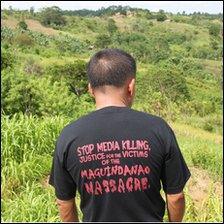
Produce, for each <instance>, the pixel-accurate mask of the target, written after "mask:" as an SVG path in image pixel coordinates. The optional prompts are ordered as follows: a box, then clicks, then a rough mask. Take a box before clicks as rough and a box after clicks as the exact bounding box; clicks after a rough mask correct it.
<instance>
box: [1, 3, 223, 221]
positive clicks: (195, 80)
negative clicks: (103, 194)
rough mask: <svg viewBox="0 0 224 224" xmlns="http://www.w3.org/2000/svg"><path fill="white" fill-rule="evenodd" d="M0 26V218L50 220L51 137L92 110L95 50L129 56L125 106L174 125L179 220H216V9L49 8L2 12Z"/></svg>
mask: <svg viewBox="0 0 224 224" xmlns="http://www.w3.org/2000/svg"><path fill="white" fill-rule="evenodd" d="M1 26H2V29H1V40H2V46H1V56H2V61H1V78H2V92H1V97H2V100H1V115H2V195H1V196H2V207H3V209H2V221H24V222H25V221H29V222H35V221H39V222H40V221H43V222H47V221H51V222H53V221H59V217H58V214H57V208H56V206H55V204H54V203H53V202H54V192H53V189H52V187H50V186H49V185H48V184H47V178H48V176H49V172H50V167H51V162H52V153H53V150H54V144H55V140H56V139H57V137H58V135H59V133H60V131H61V129H62V128H63V127H64V125H66V124H68V123H69V122H71V121H73V120H75V119H77V118H79V117H81V116H83V115H85V114H87V113H89V112H91V111H93V110H94V101H93V99H92V98H91V97H90V96H89V94H88V92H87V83H88V81H87V77H86V62H87V61H88V60H89V58H90V57H91V56H92V55H93V54H94V53H95V52H97V51H98V50H100V49H102V48H121V49H123V50H125V51H127V52H129V53H130V54H132V55H133V56H134V57H135V58H136V60H137V70H138V71H137V78H136V80H137V92H136V99H135V102H134V105H133V108H134V109H137V110H141V111H145V112H147V113H150V114H155V115H158V116H160V117H162V118H164V119H165V120H167V122H168V123H169V124H170V125H171V127H172V128H173V129H174V131H175V133H176V136H177V140H178V142H179V145H180V148H181V151H182V152H183V155H184V157H185V158H186V161H187V164H189V166H190V169H191V173H192V177H191V180H190V182H189V183H188V184H187V188H186V195H187V196H186V197H187V206H186V215H185V221H188V222H195V221H198V222H214V221H217V222H221V221H222V209H223V207H222V197H223V193H222V190H221V189H222V187H223V182H222V175H223V174H222V164H223V153H222V145H223V142H222V134H223V133H222V127H223V120H222V117H223V112H222V109H223V97H222V93H223V87H222V84H223V76H222V71H223V64H222V55H223V42H222V41H223V35H222V15H221V14H219V15H209V14H203V13H194V14H191V15H186V14H180V13H179V14H171V13H165V12H164V11H159V12H158V13H155V12H150V11H149V10H141V9H134V8H130V7H124V8H122V7H109V8H106V9H101V10H96V11H91V10H77V11H62V10H60V9H58V8H57V7H56V8H55V7H53V8H47V9H45V10H43V11H41V12H33V11H31V10H30V11H28V10H24V11H18V10H17V11H16V10H12V11H10V10H2V15H1ZM77 200H78V202H79V197H78V198H77ZM46 207H47V209H46ZM9 208H10V209H9ZM18 208H19V210H18ZM79 215H80V217H81V216H82V214H81V211H79ZM166 219H167V215H166V218H165V220H166Z"/></svg>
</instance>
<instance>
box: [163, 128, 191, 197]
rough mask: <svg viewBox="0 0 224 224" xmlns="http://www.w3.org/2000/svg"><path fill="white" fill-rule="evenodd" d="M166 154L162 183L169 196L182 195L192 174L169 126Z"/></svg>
mask: <svg viewBox="0 0 224 224" xmlns="http://www.w3.org/2000/svg"><path fill="white" fill-rule="evenodd" d="M166 137H167V139H166V145H165V148H166V154H165V158H164V163H163V168H162V175H161V181H162V184H163V190H164V192H165V193H167V194H177V193H180V192H181V191H182V190H183V188H184V186H185V184H186V182H187V181H188V179H189V178H190V176H191V174H190V171H189V169H188V167H187V164H186V162H185V160H184V158H183V155H182V153H181V151H180V148H179V146H178V143H177V140H176V137H175V134H174V132H173V130H172V129H171V128H170V127H169V126H168V132H167V136H166Z"/></svg>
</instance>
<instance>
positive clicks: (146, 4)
mask: <svg viewBox="0 0 224 224" xmlns="http://www.w3.org/2000/svg"><path fill="white" fill-rule="evenodd" d="M111 5H122V6H127V5H128V6H131V7H136V8H144V9H149V10H150V11H153V12H157V11H159V9H163V10H165V11H166V12H172V13H177V12H183V11H185V12H186V13H193V12H195V11H196V12H207V13H220V12H221V13H223V1H1V8H3V9H4V8H6V9H8V8H9V6H12V8H13V9H30V7H32V6H33V7H34V8H35V11H38V10H39V9H41V8H43V7H49V6H58V7H60V8H61V9H63V10H77V9H84V8H85V9H93V10H96V9H99V8H101V7H108V6H111Z"/></svg>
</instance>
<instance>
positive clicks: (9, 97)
mask: <svg viewBox="0 0 224 224" xmlns="http://www.w3.org/2000/svg"><path fill="white" fill-rule="evenodd" d="M2 87H3V89H2V101H1V108H2V110H3V111H4V113H5V114H8V115H12V114H15V113H18V112H22V113H24V114H37V115H40V114H41V112H40V100H41V95H40V92H39V91H38V89H37V88H36V86H35V83H34V82H32V81H31V80H30V79H28V77H26V76H24V75H21V74H13V73H3V74H2Z"/></svg>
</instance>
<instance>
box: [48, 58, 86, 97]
mask: <svg viewBox="0 0 224 224" xmlns="http://www.w3.org/2000/svg"><path fill="white" fill-rule="evenodd" d="M46 74H50V75H51V77H52V81H53V82H55V81H58V80H61V79H64V80H65V81H66V83H67V86H68V87H69V89H70V90H71V91H72V92H75V94H76V95H81V94H83V93H86V92H87V84H88V81H87V75H86V62H85V61H82V60H77V61H74V62H73V63H66V64H63V65H57V64H55V65H51V66H50V67H48V68H47V69H46Z"/></svg>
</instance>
